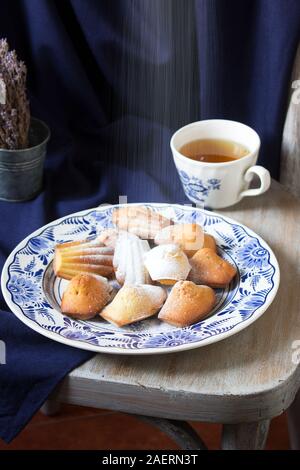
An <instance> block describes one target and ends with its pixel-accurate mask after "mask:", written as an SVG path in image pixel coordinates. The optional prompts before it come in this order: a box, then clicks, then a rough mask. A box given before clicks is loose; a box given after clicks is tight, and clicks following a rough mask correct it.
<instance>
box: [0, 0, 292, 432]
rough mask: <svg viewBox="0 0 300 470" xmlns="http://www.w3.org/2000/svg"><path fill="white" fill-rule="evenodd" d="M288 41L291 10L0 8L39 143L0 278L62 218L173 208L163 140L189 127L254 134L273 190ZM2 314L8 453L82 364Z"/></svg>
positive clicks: (179, 195)
mask: <svg viewBox="0 0 300 470" xmlns="http://www.w3.org/2000/svg"><path fill="white" fill-rule="evenodd" d="M299 33H300V2H299V1H298V0H243V1H240V0H163V1H161V0H70V1H67V0H64V1H61V0H57V1H56V0H23V1H21V0H13V1H11V0H2V1H1V15H0V36H2V37H7V38H8V40H9V43H10V45H11V47H13V48H15V49H16V50H17V52H18V55H19V57H21V58H23V59H24V60H25V61H26V64H27V66H28V88H29V94H30V100H31V110H32V114H33V115H34V116H36V117H39V118H41V119H44V120H45V121H46V122H47V123H48V124H49V126H50V127H51V130H52V139H51V142H50V145H49V152H48V156H47V160H46V171H45V184H44V191H43V192H42V193H41V194H40V195H39V196H38V197H37V198H36V199H35V200H33V201H30V202H26V203H20V204H16V203H15V204H12V203H5V202H0V217H1V223H0V258H1V266H2V265H3V263H4V261H5V258H6V256H7V255H8V254H9V252H10V251H11V250H12V249H13V248H14V246H15V245H16V244H17V243H18V242H19V241H20V240H22V239H23V238H24V237H25V236H26V235H28V234H29V233H30V232H31V231H33V230H35V229H37V228H38V227H40V226H41V225H43V224H45V223H47V222H49V221H50V220H53V219H55V218H57V217H60V216H63V215H65V214H67V213H71V212H74V211H77V210H82V209H86V208H88V207H92V206H96V205H98V204H100V203H103V202H109V203H114V202H117V201H118V196H119V195H124V194H126V195H127V196H128V201H129V202H134V201H164V202H166V201H170V202H176V203H180V202H185V201H186V200H185V197H184V194H183V191H182V189H181V186H180V183H179V181H178V178H177V175H176V172H175V169H174V166H173V163H172V160H171V153H170V150H169V139H170V136H171V134H172V132H173V131H174V130H175V129H176V128H178V127H180V126H181V125H184V124H186V123H188V122H190V121H194V120H199V119H203V118H229V119H236V120H240V121H242V122H244V123H246V124H249V125H250V126H252V127H254V128H255V129H256V130H257V131H258V133H259V134H260V135H261V137H262V151H261V155H260V163H261V164H263V165H265V166H267V167H268V168H269V169H270V171H271V172H272V175H273V176H274V177H278V174H279V163H280V161H279V156H280V141H281V134H282V126H283V122H284V117H285V110H286V102H287V96H288V91H289V90H288V86H289V77H290V73H291V67H292V62H293V58H294V55H295V52H296V47H297V44H298V41H299ZM1 308H2V310H3V311H2V312H1V314H0V339H3V340H6V341H7V344H8V358H11V360H8V362H7V365H5V366H4V365H0V386H1V388H0V436H1V435H2V437H4V438H5V439H7V440H9V439H11V438H12V437H13V436H14V435H15V434H16V433H17V432H18V431H19V430H20V429H21V428H22V426H23V425H24V424H25V422H26V421H28V419H29V418H30V416H31V415H32V413H34V411H35V410H36V409H37V408H38V406H39V405H40V403H41V402H42V401H43V399H45V398H46V396H47V393H49V391H50V390H51V389H52V388H53V386H54V385H55V383H56V382H57V381H58V380H60V378H61V377H62V376H63V375H64V374H65V373H66V372H67V371H68V370H69V369H71V368H72V367H74V366H75V365H76V364H78V363H79V362H80V361H83V360H85V359H86V358H87V357H89V354H88V353H84V352H82V351H75V350H72V349H71V348H65V347H63V346H61V345H56V344H55V343H51V342H50V341H47V340H46V339H43V338H42V337H38V335H36V334H34V333H32V332H30V331H29V330H28V329H27V328H26V327H24V326H23V325H22V324H21V323H20V322H19V321H17V320H16V319H15V318H14V317H13V316H12V315H11V314H9V313H7V312H4V310H5V309H6V306H5V303H4V301H3V299H1ZM50 343H51V344H50ZM40 351H43V353H42V354H40ZM37 358H39V360H37ZM59 358H60V360H59ZM53 364H57V367H56V368H55V367H54V368H53ZM26 365H27V366H26ZM50 365H51V373H50V372H49V376H48V379H47V377H46V376H45V370H47V367H50ZM21 371H22V374H21V373H20V372H21ZM46 375H47V374H46ZM4 384H6V385H5V386H4ZM20 387H21V390H22V393H19V392H16V393H14V392H13V390H14V389H15V390H20ZM33 389H35V392H34V395H31V393H32V392H33ZM32 396H34V399H33V398H30V397H32ZM26 397H27V398H26ZM28 397H29V398H28ZM14 415H17V416H18V418H14V419H13V418H12V417H13V416H14Z"/></svg>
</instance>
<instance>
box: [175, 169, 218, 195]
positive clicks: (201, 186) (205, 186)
mask: <svg viewBox="0 0 300 470" xmlns="http://www.w3.org/2000/svg"><path fill="white" fill-rule="evenodd" d="M178 172H179V176H180V179H181V182H182V185H183V189H184V192H185V194H186V195H187V197H188V198H191V199H192V200H194V201H198V202H201V203H204V202H205V201H206V198H207V196H208V195H209V193H211V191H217V190H219V189H220V188H221V180H220V179H218V178H210V179H208V180H207V181H203V180H201V179H199V178H196V176H192V177H190V176H188V174H187V173H186V172H185V171H183V170H179V171H178Z"/></svg>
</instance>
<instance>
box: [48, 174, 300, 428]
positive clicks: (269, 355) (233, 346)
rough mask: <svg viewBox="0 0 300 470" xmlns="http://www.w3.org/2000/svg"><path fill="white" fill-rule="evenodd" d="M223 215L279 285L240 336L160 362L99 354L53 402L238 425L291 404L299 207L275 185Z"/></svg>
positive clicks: (299, 332) (299, 329) (298, 315)
mask: <svg viewBox="0 0 300 470" xmlns="http://www.w3.org/2000/svg"><path fill="white" fill-rule="evenodd" d="M222 213H223V214H225V215H227V216H229V217H233V218H234V219H236V220H238V221H239V222H242V223H244V224H245V225H247V226H248V227H250V228H252V229H253V230H255V231H256V232H257V233H258V234H260V235H261V236H262V237H263V238H264V239H265V240H266V241H267V242H268V243H269V244H270V246H271V247H272V248H273V250H274V252H275V255H276V256H277V259H278V261H279V265H280V268H281V285H280V288H279V291H278V294H277V297H276V299H275V300H274V302H273V304H272V305H271V307H270V308H269V309H268V310H267V312H265V313H264V315H263V316H262V317H261V318H260V319H259V320H257V321H256V322H255V323H253V324H252V325H250V326H249V327H248V328H247V329H245V330H243V331H241V332H240V333H238V334H236V335H235V336H232V337H230V338H228V339H226V340H224V341H221V342H219V343H215V344H212V345H210V346H207V347H202V348H198V349H194V350H191V351H185V352H180V353H175V354H167V355H161V356H139V357H138V356H116V355H108V354H98V355H96V356H95V357H94V358H92V359H91V360H90V361H88V362H87V363H85V364H83V365H82V366H81V367H79V368H77V369H76V370H74V371H73V372H72V373H71V374H69V376H68V377H67V378H66V379H65V380H64V381H63V383H62V385H61V386H60V387H59V389H58V390H57V391H56V396H55V397H54V398H56V399H58V400H61V401H64V402H68V403H73V404H79V405H87V406H94V407H101V408H107V409H113V410H120V411H125V412H129V413H135V414H141V415H149V416H157V417H164V418H171V419H185V420H196V421H208V422H219V423H241V422H252V421H259V420H266V419H270V418H272V417H274V416H276V415H279V414H280V413H281V412H283V411H284V410H285V409H287V408H288V406H289V405H290V404H291V402H292V401H293V399H294V397H295V394H296V392H297V390H298V388H299V385H300V368H299V367H298V365H297V364H295V363H293V361H292V354H293V352H294V351H293V349H292V343H293V341H295V340H300V287H299V286H300V263H299V261H300V256H299V255H300V244H299V240H300V201H299V200H298V199H297V198H295V197H294V196H293V195H291V194H290V193H289V192H288V191H287V190H285V189H284V188H283V187H282V186H281V185H280V184H279V183H276V182H274V181H273V182H272V187H271V189H270V190H269V191H268V192H267V193H266V194H264V195H262V196H259V197H253V198H251V197H249V198H245V199H244V200H243V201H242V202H241V203H239V204H238V205H237V206H236V207H233V208H230V209H227V210H223V211H222Z"/></svg>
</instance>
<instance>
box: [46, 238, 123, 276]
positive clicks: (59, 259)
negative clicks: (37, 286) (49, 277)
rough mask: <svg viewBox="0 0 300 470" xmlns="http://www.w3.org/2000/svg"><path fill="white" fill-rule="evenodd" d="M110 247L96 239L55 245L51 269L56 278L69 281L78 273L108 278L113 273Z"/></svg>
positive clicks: (112, 251)
mask: <svg viewBox="0 0 300 470" xmlns="http://www.w3.org/2000/svg"><path fill="white" fill-rule="evenodd" d="M113 253H114V250H113V248H111V247H107V246H104V244H103V243H102V242H101V241H99V239H98V238H94V239H92V240H80V241H76V242H68V243H63V244H60V245H56V247H55V254H54V261H53V269H54V272H55V274H56V276H59V277H62V278H64V279H67V280H70V279H72V278H73V277H74V276H76V275H77V274H79V273H94V274H99V275H100V276H106V277H110V276H112V274H113V273H114V269H113Z"/></svg>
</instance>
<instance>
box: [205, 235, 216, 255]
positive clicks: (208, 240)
mask: <svg viewBox="0 0 300 470" xmlns="http://www.w3.org/2000/svg"><path fill="white" fill-rule="evenodd" d="M202 248H211V249H212V250H214V251H215V252H217V244H216V241H215V239H214V237H213V236H212V235H209V234H208V233H205V234H204V243H203V247H202Z"/></svg>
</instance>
